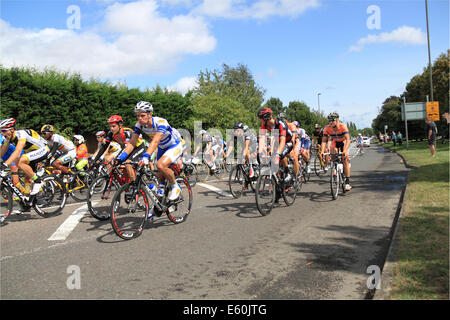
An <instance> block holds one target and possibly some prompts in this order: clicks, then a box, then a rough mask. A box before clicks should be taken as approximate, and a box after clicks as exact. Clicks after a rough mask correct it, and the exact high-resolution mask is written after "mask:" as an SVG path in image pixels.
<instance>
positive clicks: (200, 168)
mask: <svg viewBox="0 0 450 320" xmlns="http://www.w3.org/2000/svg"><path fill="white" fill-rule="evenodd" d="M195 169H196V170H197V179H198V180H197V182H205V181H206V180H208V177H209V167H208V166H207V165H206V164H205V163H199V164H197V165H196V166H195Z"/></svg>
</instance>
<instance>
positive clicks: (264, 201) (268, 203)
mask: <svg viewBox="0 0 450 320" xmlns="http://www.w3.org/2000/svg"><path fill="white" fill-rule="evenodd" d="M275 194H276V183H275V180H274V179H273V178H272V176H271V175H260V176H259V177H258V180H257V182H256V193H255V198H256V207H257V208H258V211H259V213H260V214H261V215H263V216H265V215H268V214H269V213H270V212H271V211H272V208H273V205H274V203H275Z"/></svg>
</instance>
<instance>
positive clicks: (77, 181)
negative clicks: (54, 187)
mask: <svg viewBox="0 0 450 320" xmlns="http://www.w3.org/2000/svg"><path fill="white" fill-rule="evenodd" d="M92 180H93V179H92V177H91V176H90V175H89V174H87V173H86V172H77V173H76V174H75V176H74V178H73V180H72V182H71V183H70V184H69V188H70V190H72V191H71V192H70V195H71V196H72V198H74V199H75V200H76V201H85V200H86V198H87V195H88V190H89V185H90V184H91V183H92Z"/></svg>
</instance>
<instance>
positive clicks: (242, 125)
mask: <svg viewBox="0 0 450 320" xmlns="http://www.w3.org/2000/svg"><path fill="white" fill-rule="evenodd" d="M233 129H244V124H243V123H242V122H236V123H235V124H233Z"/></svg>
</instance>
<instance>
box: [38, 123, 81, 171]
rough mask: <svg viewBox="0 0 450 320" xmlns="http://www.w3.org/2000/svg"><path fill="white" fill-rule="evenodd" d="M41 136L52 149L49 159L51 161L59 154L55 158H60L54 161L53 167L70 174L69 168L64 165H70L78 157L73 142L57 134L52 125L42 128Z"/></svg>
mask: <svg viewBox="0 0 450 320" xmlns="http://www.w3.org/2000/svg"><path fill="white" fill-rule="evenodd" d="M41 134H42V137H43V138H44V139H45V140H47V144H48V146H49V148H51V149H50V152H49V154H48V156H47V159H48V160H50V159H51V158H52V157H53V156H55V154H57V153H58V155H57V156H55V158H56V157H58V158H57V159H56V160H55V161H53V163H52V165H53V166H54V167H55V168H56V169H57V170H59V171H62V172H64V173H65V174H67V173H69V167H68V166H64V165H70V163H71V161H72V160H74V159H76V157H77V152H76V150H75V145H74V144H73V142H72V141H70V140H69V139H66V138H64V137H63V136H61V135H59V134H57V133H55V128H54V127H53V126H52V125H50V124H45V125H43V126H42V128H41Z"/></svg>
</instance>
